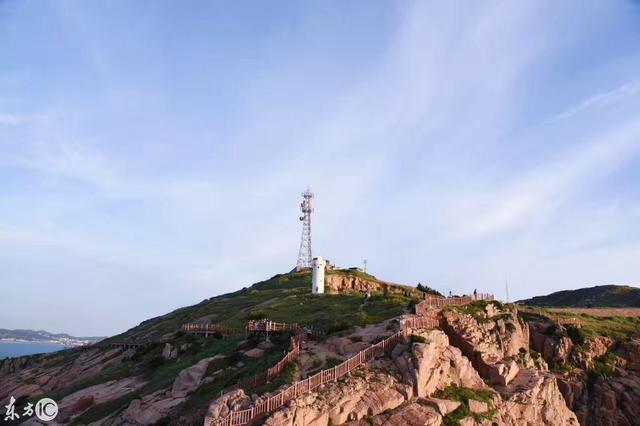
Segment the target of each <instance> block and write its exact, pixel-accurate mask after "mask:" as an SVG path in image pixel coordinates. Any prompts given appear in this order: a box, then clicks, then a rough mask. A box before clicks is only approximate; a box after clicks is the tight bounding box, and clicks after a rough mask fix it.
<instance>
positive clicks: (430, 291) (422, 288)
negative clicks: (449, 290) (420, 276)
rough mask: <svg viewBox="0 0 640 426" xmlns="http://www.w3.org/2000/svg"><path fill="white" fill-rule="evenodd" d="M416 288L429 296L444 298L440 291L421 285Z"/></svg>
mask: <svg viewBox="0 0 640 426" xmlns="http://www.w3.org/2000/svg"><path fill="white" fill-rule="evenodd" d="M416 288H417V289H418V290H420V291H421V292H423V293H427V294H432V295H434V296H441V297H442V293H440V292H439V291H438V290H435V289H433V288H431V287H429V286H426V285H422V284H421V283H418V285H417V286H416Z"/></svg>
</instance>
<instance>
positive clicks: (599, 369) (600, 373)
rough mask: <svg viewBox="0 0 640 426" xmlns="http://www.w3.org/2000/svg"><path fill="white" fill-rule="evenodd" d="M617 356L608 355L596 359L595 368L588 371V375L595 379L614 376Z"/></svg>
mask: <svg viewBox="0 0 640 426" xmlns="http://www.w3.org/2000/svg"><path fill="white" fill-rule="evenodd" d="M616 358H617V357H616V355H615V354H613V353H607V354H605V355H602V356H599V357H597V358H596V359H595V362H594V365H593V368H592V369H590V370H589V371H587V375H589V376H594V377H609V376H611V375H612V374H613V367H614V366H615V364H616Z"/></svg>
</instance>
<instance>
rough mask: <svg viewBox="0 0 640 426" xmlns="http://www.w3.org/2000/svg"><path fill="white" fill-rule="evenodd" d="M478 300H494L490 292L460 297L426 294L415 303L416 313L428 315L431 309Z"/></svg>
mask: <svg viewBox="0 0 640 426" xmlns="http://www.w3.org/2000/svg"><path fill="white" fill-rule="evenodd" d="M479 300H494V298H493V295H492V294H488V293H478V294H475V295H471V296H460V297H439V296H431V295H429V296H427V298H426V299H425V300H423V301H422V302H420V303H418V304H417V305H416V315H429V314H430V313H431V312H432V311H433V310H438V309H439V308H443V307H445V306H452V305H453V306H461V305H466V304H468V303H472V302H476V301H479Z"/></svg>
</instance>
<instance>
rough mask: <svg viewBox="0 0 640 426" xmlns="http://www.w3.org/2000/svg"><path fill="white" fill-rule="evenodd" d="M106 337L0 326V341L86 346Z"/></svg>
mask: <svg viewBox="0 0 640 426" xmlns="http://www.w3.org/2000/svg"><path fill="white" fill-rule="evenodd" d="M103 339H104V337H74V336H70V335H68V334H65V333H49V332H48V331H44V330H7V329H4V328H0V342H11V343H53V344H59V345H64V346H84V345H89V344H92V343H96V342H99V341H100V340H103Z"/></svg>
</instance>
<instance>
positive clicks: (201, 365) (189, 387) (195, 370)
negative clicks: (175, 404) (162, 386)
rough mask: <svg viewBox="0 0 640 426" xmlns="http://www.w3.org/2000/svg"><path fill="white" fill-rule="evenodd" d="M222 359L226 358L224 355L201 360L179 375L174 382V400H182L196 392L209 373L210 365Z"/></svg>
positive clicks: (172, 390)
mask: <svg viewBox="0 0 640 426" xmlns="http://www.w3.org/2000/svg"><path fill="white" fill-rule="evenodd" d="M220 357H222V358H224V356H223V355H216V356H213V357H209V358H204V359H201V360H200V361H198V362H197V363H196V364H194V365H192V366H191V367H187V368H185V369H184V370H182V371H181V372H180V373H179V374H178V377H176V379H175V380H174V381H173V387H172V388H171V395H172V396H173V397H174V398H182V397H185V396H187V394H188V393H189V392H192V391H194V390H195V389H196V388H197V387H198V386H200V383H201V382H202V378H203V377H204V375H205V373H206V372H207V367H208V366H209V363H210V362H211V361H213V360H214V359H220Z"/></svg>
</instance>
